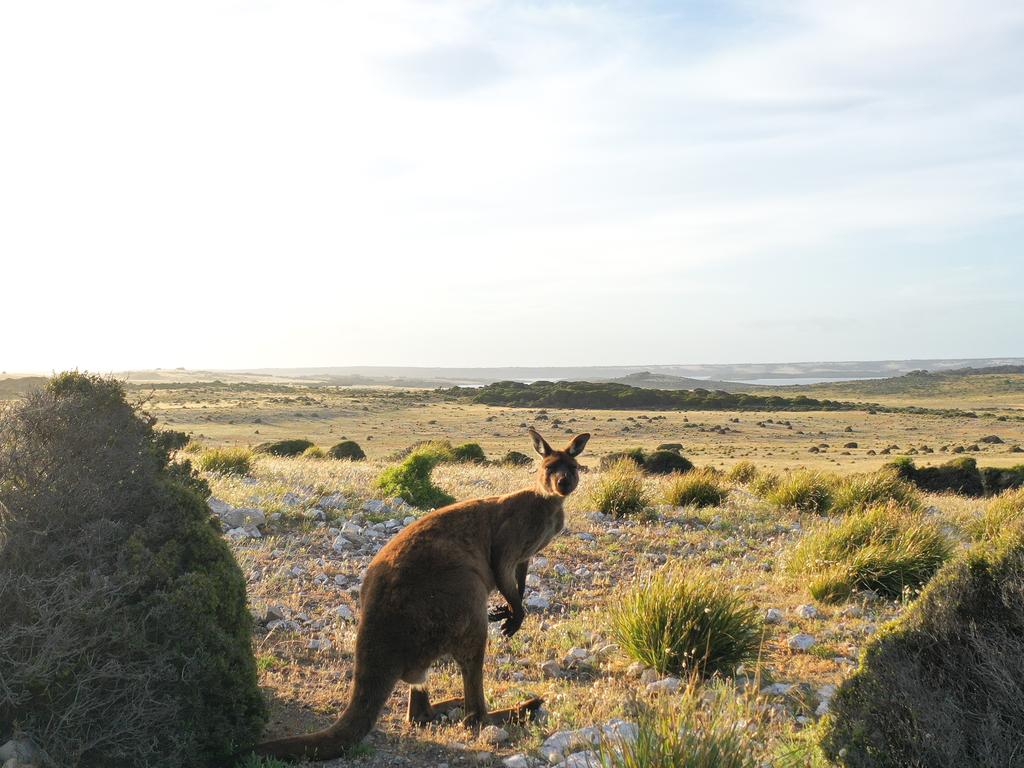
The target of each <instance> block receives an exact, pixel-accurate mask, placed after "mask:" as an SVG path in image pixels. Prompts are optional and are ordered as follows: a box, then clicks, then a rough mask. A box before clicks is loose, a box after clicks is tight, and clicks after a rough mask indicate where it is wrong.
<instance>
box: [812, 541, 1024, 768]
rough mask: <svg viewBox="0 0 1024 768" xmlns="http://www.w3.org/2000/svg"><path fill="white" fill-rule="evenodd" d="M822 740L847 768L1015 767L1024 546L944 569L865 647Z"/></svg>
mask: <svg viewBox="0 0 1024 768" xmlns="http://www.w3.org/2000/svg"><path fill="white" fill-rule="evenodd" d="M831 710H832V714H831V715H830V716H829V717H828V718H827V720H826V722H825V726H824V729H823V734H822V747H823V749H824V751H825V753H826V754H827V755H828V756H829V757H830V758H831V759H832V760H834V761H836V762H837V763H839V764H841V765H843V766H846V768H905V767H906V766H921V767H922V768H923V767H924V766H927V767H928V768H990V767H991V766H1019V765H1021V760H1022V755H1021V735H1022V734H1024V540H1022V538H1021V533H1020V531H1019V530H1018V531H1017V533H1016V535H1013V536H1009V537H1007V538H1004V539H1003V540H1002V541H1000V542H999V544H998V546H992V547H989V548H987V549H983V550H978V551H975V552H973V553H971V554H970V555H968V556H967V557H965V558H962V559H960V560H958V561H954V562H952V563H950V564H949V565H947V566H946V567H944V568H943V569H942V570H941V571H940V572H939V573H938V574H937V575H936V576H935V578H934V579H932V581H931V583H930V584H929V585H928V586H927V587H926V588H925V590H924V592H923V593H922V594H921V597H920V598H919V599H918V600H917V601H916V602H915V603H914V604H913V605H912V606H911V607H910V609H909V610H908V611H907V613H906V614H905V615H904V616H903V617H902V618H901V619H899V620H898V621H896V622H894V623H892V624H890V625H889V626H888V627H886V628H884V629H883V630H882V631H881V632H880V633H879V634H878V635H877V636H876V637H875V638H874V639H872V640H871V641H870V642H869V643H868V645H867V646H866V647H865V649H864V653H863V655H862V657H861V662H860V667H859V669H858V670H857V672H856V673H854V675H853V676H851V677H850V678H848V679H847V680H846V681H845V682H844V683H843V684H842V686H840V688H839V690H838V692H837V693H836V695H835V697H834V698H833V699H832V704H831Z"/></svg>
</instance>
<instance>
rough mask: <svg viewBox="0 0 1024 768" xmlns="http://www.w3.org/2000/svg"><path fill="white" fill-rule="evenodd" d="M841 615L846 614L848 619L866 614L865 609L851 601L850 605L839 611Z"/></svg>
mask: <svg viewBox="0 0 1024 768" xmlns="http://www.w3.org/2000/svg"><path fill="white" fill-rule="evenodd" d="M839 615H840V616H845V617H846V618H848V619H859V618H860V617H861V616H863V615H864V609H863V608H861V607H860V606H859V605H857V604H856V603H850V604H849V605H847V606H844V607H843V609H842V610H841V611H839Z"/></svg>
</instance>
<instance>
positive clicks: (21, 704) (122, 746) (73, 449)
mask: <svg viewBox="0 0 1024 768" xmlns="http://www.w3.org/2000/svg"><path fill="white" fill-rule="evenodd" d="M208 494H209V487H208V486H207V485H206V483H205V482H204V481H202V480H201V479H199V478H198V477H197V476H196V475H195V474H194V473H193V472H192V470H191V467H190V466H189V465H188V464H187V463H180V464H179V463H174V462H172V461H171V459H170V456H169V454H168V451H167V445H166V443H164V442H163V441H162V440H161V438H160V437H159V436H158V435H156V434H155V433H154V430H153V428H152V419H150V418H149V417H148V416H146V415H145V414H142V413H140V412H139V411H137V410H136V409H135V408H134V407H133V406H132V405H130V404H129V403H128V402H127V399H126V397H125V393H124V389H123V387H122V386H121V384H120V383H118V382H116V381H113V380H108V379H102V378H98V377H92V376H86V375H83V374H78V373H73V374H62V375H60V376H57V377H55V378H53V379H52V380H51V381H50V382H49V384H48V386H47V388H46V389H45V390H39V391H36V392H33V393H30V394H29V395H28V396H27V397H26V398H25V399H24V400H23V401H20V402H19V403H16V404H8V405H6V406H2V407H0V510H4V509H6V510H7V511H6V512H5V513H3V514H0V605H2V606H3V621H2V622H0V681H2V682H0V738H2V739H6V738H8V737H9V735H10V734H12V733H13V732H14V731H15V729H17V730H18V731H20V732H21V733H23V734H24V735H25V736H26V737H27V738H29V739H31V740H32V741H33V742H34V743H35V744H36V745H38V746H39V747H40V748H41V749H42V750H43V751H44V752H45V753H46V754H47V758H48V759H47V765H55V766H77V767H78V768H101V767H102V768H108V767H109V766H143V765H144V766H148V767H150V768H177V767H178V766H182V765H189V766H197V768H212V767H213V766H220V765H223V764H224V763H225V762H226V761H227V760H228V759H230V757H231V756H232V755H233V754H235V753H237V752H238V751H240V750H241V749H243V748H246V747H249V746H251V745H252V744H253V742H254V741H255V740H256V739H257V738H258V737H259V735H260V732H261V730H262V727H263V723H264V720H265V711H264V704H263V700H262V696H261V694H260V690H259V687H258V684H257V675H256V663H255V659H254V657H253V652H252V637H251V621H252V619H251V616H250V614H249V610H248V608H247V606H246V585H245V578H244V576H243V575H242V572H241V570H240V569H239V567H238V565H237V563H236V562H235V559H234V557H233V556H232V554H231V550H230V549H229V548H228V546H227V544H226V543H225V541H224V539H223V538H222V537H221V535H220V532H219V526H216V525H215V524H214V522H213V520H212V518H211V515H210V511H209V509H208V508H207V505H206V502H205V499H206V497H207V495H208Z"/></svg>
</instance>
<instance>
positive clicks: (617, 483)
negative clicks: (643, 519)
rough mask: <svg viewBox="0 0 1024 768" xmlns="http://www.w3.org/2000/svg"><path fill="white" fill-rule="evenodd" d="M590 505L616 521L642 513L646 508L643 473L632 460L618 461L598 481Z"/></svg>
mask: <svg viewBox="0 0 1024 768" xmlns="http://www.w3.org/2000/svg"><path fill="white" fill-rule="evenodd" d="M590 503H591V504H592V505H593V506H594V507H596V508H597V509H598V511H600V512H602V513H604V514H606V515H611V516H612V517H614V518H616V519H618V518H620V517H627V516H629V515H635V514H638V513H640V512H642V511H643V510H644V509H645V508H646V507H647V493H646V491H645V490H644V477H643V473H642V472H641V471H640V469H639V468H638V467H637V465H636V464H635V463H634V462H633V460H632V459H629V458H623V459H620V460H619V461H618V462H617V463H615V464H613V465H612V466H611V467H610V468H608V469H607V470H605V472H604V473H603V474H602V476H601V477H600V479H598V481H597V485H596V486H595V487H594V490H593V491H592V492H591V495H590Z"/></svg>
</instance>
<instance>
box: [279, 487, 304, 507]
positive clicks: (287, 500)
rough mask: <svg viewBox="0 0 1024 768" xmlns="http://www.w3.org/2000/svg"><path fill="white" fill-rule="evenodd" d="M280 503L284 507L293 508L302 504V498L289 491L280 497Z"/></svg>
mask: <svg viewBox="0 0 1024 768" xmlns="http://www.w3.org/2000/svg"><path fill="white" fill-rule="evenodd" d="M281 503H282V504H284V505H285V506H286V507H294V506H296V505H297V504H301V503H302V498H301V497H300V496H298V495H296V494H294V493H292V492H291V491H289V492H288V493H286V494H285V495H284V496H282V497H281Z"/></svg>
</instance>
